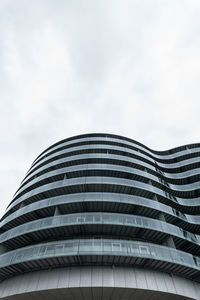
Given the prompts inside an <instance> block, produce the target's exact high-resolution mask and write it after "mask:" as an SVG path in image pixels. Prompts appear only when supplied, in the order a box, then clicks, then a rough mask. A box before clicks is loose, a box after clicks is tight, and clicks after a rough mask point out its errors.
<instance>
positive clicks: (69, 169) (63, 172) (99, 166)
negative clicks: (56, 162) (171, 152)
mask: <svg viewBox="0 0 200 300" xmlns="http://www.w3.org/2000/svg"><path fill="white" fill-rule="evenodd" d="M86 170H87V171H90V170H106V171H110V172H112V171H117V172H123V173H130V174H133V175H138V176H142V177H144V178H147V179H151V180H152V181H155V182H157V183H160V184H162V185H163V186H167V187H169V188H170V189H172V190H175V191H178V192H183V191H190V190H193V189H195V188H196V187H197V184H198V183H197V182H194V183H189V184H177V185H175V184H169V183H167V182H166V181H165V180H164V179H165V178H160V177H158V176H154V175H152V174H150V173H148V172H147V171H145V170H138V169H134V168H131V167H126V166H120V165H112V164H80V165H75V166H70V167H65V168H61V169H57V170H54V171H49V172H48V173H45V174H42V175H40V176H38V177H37V178H35V179H34V178H33V179H32V180H31V181H30V182H28V183H27V184H25V185H23V186H22V187H21V188H20V189H19V190H18V192H17V193H16V194H15V197H14V199H16V197H17V196H18V195H19V194H20V193H22V192H23V191H24V190H26V189H27V188H29V187H31V186H32V185H34V184H35V183H37V184H38V185H40V181H41V180H44V179H47V178H50V177H53V176H56V175H63V178H64V175H65V176H66V178H67V173H69V172H77V171H86ZM43 184H44V183H43Z"/></svg>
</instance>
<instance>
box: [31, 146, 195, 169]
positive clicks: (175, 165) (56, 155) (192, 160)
mask: <svg viewBox="0 0 200 300" xmlns="http://www.w3.org/2000/svg"><path fill="white" fill-rule="evenodd" d="M93 149H94V150H105V151H107V152H108V154H109V150H114V151H123V152H124V153H125V154H124V155H122V154H119V155H121V156H122V157H124V156H125V157H126V156H127V155H126V153H127V154H130V155H136V156H138V158H135V159H137V160H139V161H140V158H141V159H145V160H147V161H146V163H147V165H149V164H150V165H151V168H152V167H155V166H152V164H153V165H155V164H156V165H157V166H159V167H162V168H164V169H166V172H167V169H174V168H179V167H182V166H186V165H188V164H191V163H195V162H200V157H199V156H197V157H193V158H187V159H185V160H182V161H179V162H174V163H160V162H157V161H155V160H154V159H152V158H151V157H149V156H146V155H144V154H143V153H141V152H138V151H137V150H131V149H129V148H125V147H120V146H113V145H101V144H96V145H95V144H94V145H83V146H76V147H74V148H73V149H71V148H67V149H64V150H60V151H58V152H56V153H53V154H50V155H49V156H48V157H44V158H43V159H42V160H41V161H39V162H38V163H37V164H35V165H34V166H33V167H32V168H31V169H30V171H33V170H34V169H35V168H36V169H38V168H40V165H41V164H43V163H44V164H46V163H47V161H48V160H49V159H55V160H57V159H59V156H60V155H62V154H69V153H72V152H74V151H81V150H93ZM111 154H112V153H111ZM116 154H117V153H116ZM72 156H74V155H72ZM56 158H57V159H56ZM140 163H141V162H140ZM30 171H29V172H30ZM29 172H28V173H29Z"/></svg>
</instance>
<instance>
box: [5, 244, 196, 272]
mask: <svg viewBox="0 0 200 300" xmlns="http://www.w3.org/2000/svg"><path fill="white" fill-rule="evenodd" d="M77 255H79V256H85V255H87V261H88V259H89V257H90V256H99V258H100V259H101V256H105V255H109V256H121V257H127V256H129V257H142V258H149V259H153V260H155V261H165V262H168V263H173V264H178V265H181V266H184V267H188V268H189V269H195V270H198V271H200V259H199V257H194V256H193V255H191V254H188V253H185V252H183V251H179V250H176V249H173V248H168V247H165V246H159V245H156V244H152V243H144V242H133V241H124V240H115V239H112V240H110V239H78V240H76V239H73V240H66V241H59V242H51V243H44V244H39V245H34V246H28V247H24V248H20V249H18V250H14V251H10V252H7V253H5V254H2V255H0V268H3V267H12V265H15V264H20V263H24V262H26V261H35V263H37V260H41V259H45V258H48V259H49V260H50V259H51V258H55V257H64V256H65V257H66V256H77ZM104 260H105V258H104ZM102 263H103V262H102ZM120 263H122V261H121V260H120ZM124 263H125V261H124ZM53 264H54V263H53V261H52V262H51V265H53ZM40 268H42V262H41V261H40ZM179 272H180V273H181V270H180V268H179Z"/></svg>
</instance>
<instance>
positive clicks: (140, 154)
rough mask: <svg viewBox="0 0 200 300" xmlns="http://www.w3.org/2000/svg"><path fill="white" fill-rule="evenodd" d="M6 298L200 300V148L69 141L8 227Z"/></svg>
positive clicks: (2, 291)
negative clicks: (156, 149)
mask: <svg viewBox="0 0 200 300" xmlns="http://www.w3.org/2000/svg"><path fill="white" fill-rule="evenodd" d="M0 230H1V231H0V280H1V282H0V299H8V300H24V299H25V300H29V299H34V300H37V299H38V300H40V299H48V300H52V299H54V300H55V299H59V300H64V299H65V300H72V299H73V300H83V299H87V300H90V299H95V300H100V299H101V300H105V299H106V300H115V299H116V300H138V299H139V300H157V299H162V300H175V299H181V300H187V299H188V300H189V299H196V300H197V299H198V300H199V299H200V235H199V234H200V144H191V145H186V146H180V147H178V148H174V149H171V150H168V151H153V150H151V149H149V148H147V147H146V146H144V145H142V144H140V143H138V142H136V141H133V140H131V139H128V138H125V137H122V136H117V135H112V134H85V135H80V136H76V137H71V138H68V139H65V140H62V141H60V142H58V143H56V144H54V145H53V146H51V147H49V148H48V149H46V150H45V151H44V152H42V153H41V154H40V155H39V156H38V157H37V159H36V160H35V161H34V163H33V164H32V166H31V168H30V170H29V171H28V173H27V174H26V176H25V178H24V180H23V181H22V183H21V185H20V187H19V189H18V190H17V192H16V193H15V195H14V198H13V200H12V201H11V203H10V205H9V206H8V208H7V210H6V212H5V214H4V216H3V217H2V219H1V222H0Z"/></svg>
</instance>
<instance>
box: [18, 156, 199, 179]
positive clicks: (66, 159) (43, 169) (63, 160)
mask: <svg viewBox="0 0 200 300" xmlns="http://www.w3.org/2000/svg"><path fill="white" fill-rule="evenodd" d="M90 158H92V159H114V160H120V161H125V162H130V163H133V164H138V165H141V166H142V167H143V168H147V169H149V168H150V169H152V170H155V171H156V169H157V167H156V166H155V167H154V166H152V165H151V164H149V163H145V162H141V160H139V159H135V158H131V157H126V156H123V155H117V154H109V153H107V154H106V153H90V154H78V155H73V156H69V157H64V158H60V159H56V160H54V161H52V162H50V163H47V164H45V165H44V166H41V167H38V168H37V169H36V170H35V171H33V172H32V173H30V174H28V175H27V176H26V177H25V178H24V181H23V184H24V183H25V182H26V181H27V180H29V179H30V178H34V176H37V174H38V173H39V172H48V168H50V167H52V166H56V165H58V164H62V163H67V162H71V161H76V160H83V159H90ZM156 172H157V171H156ZM158 173H159V172H158ZM197 174H200V168H197V169H192V170H187V171H184V172H181V173H179V172H177V173H168V172H167V170H166V172H165V178H166V180H167V178H169V179H177V178H178V179H181V178H187V177H188V176H191V175H197Z"/></svg>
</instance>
